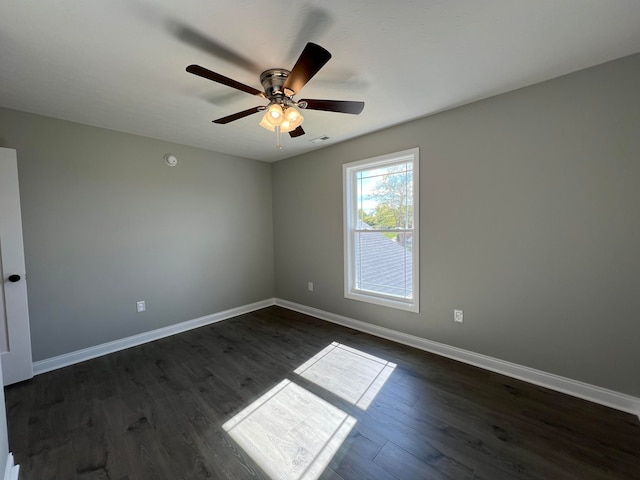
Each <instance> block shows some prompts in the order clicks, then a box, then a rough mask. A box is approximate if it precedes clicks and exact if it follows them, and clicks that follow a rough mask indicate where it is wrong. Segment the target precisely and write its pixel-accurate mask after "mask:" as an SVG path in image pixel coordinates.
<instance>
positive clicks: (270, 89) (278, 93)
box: [260, 68, 291, 103]
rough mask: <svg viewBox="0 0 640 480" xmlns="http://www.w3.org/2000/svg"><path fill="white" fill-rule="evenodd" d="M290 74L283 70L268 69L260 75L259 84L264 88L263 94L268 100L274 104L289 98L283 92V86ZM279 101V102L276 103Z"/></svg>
mask: <svg viewBox="0 0 640 480" xmlns="http://www.w3.org/2000/svg"><path fill="white" fill-rule="evenodd" d="M290 73H291V72H290V71H289V70H286V69H284V68H270V69H269V70H265V71H264V72H262V74H261V75H260V83H261V84H262V88H264V93H265V95H266V96H267V98H268V99H269V100H271V101H272V102H275V103H282V100H283V99H284V98H285V97H290V96H291V95H287V94H286V93H285V91H284V88H283V85H284V83H285V82H286V81H287V78H289V74H290ZM278 99H280V100H281V101H278Z"/></svg>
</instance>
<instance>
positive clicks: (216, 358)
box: [6, 307, 640, 480]
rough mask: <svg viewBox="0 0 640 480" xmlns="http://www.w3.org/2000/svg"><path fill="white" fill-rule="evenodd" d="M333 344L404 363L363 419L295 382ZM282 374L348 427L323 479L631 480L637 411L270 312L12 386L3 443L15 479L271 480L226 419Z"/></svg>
mask: <svg viewBox="0 0 640 480" xmlns="http://www.w3.org/2000/svg"><path fill="white" fill-rule="evenodd" d="M331 342H339V343H340V344H343V345H347V346H349V347H352V348H355V349H358V350H360V351H362V352H366V353H368V354H371V355H374V356H376V357H379V358H382V359H385V360H387V361H390V362H394V363H396V364H397V366H396V368H395V370H394V371H393V373H392V374H391V376H390V377H389V379H388V381H387V382H386V383H385V384H384V386H383V388H382V389H381V390H380V392H379V393H378V394H377V396H376V397H375V399H374V400H373V402H372V403H371V404H370V405H369V407H368V408H367V409H366V410H364V409H362V408H358V407H356V406H355V405H354V404H352V403H350V402H348V401H346V400H342V399H341V398H340V397H338V396H336V395H335V394H333V393H331V392H330V391H327V390H325V389H324V388H322V387H320V386H319V385H317V384H316V383H314V382H312V381H309V380H306V379H305V378H302V377H301V376H299V375H296V374H295V373H294V370H295V369H296V368H298V367H299V366H300V365H302V364H303V363H304V362H306V361H307V360H308V359H310V358H311V357H313V356H314V355H316V354H317V353H318V352H320V351H321V350H322V349H324V348H325V347H327V346H328V345H329V344H331ZM287 379H288V380H291V381H292V382H295V383H296V384H297V385H299V386H301V387H304V388H305V389H307V390H308V391H309V392H311V393H313V394H315V395H317V396H318V397H321V398H322V399H324V400H326V401H328V402H329V403H331V404H332V405H334V406H335V407H337V408H339V409H340V410H342V411H343V412H346V413H347V414H349V415H351V416H352V417H354V418H355V419H356V420H357V423H356V424H355V426H354V427H353V429H352V430H351V431H350V433H349V435H348V436H347V438H346V439H345V440H344V442H343V443H342V445H341V446H340V448H339V450H338V451H337V453H336V454H335V455H334V456H333V458H332V459H331V461H330V462H329V464H328V467H327V468H325V469H324V472H323V473H322V475H321V477H320V478H321V479H323V480H328V479H334V480H340V479H344V480H349V479H363V478H370V479H375V480H385V479H389V480H392V479H393V480H398V479H400V480H408V479H462V480H464V479H474V480H475V479H477V480H479V479H485V480H500V479H509V480H511V479H580V480H585V479H640V421H639V420H638V418H637V417H635V416H633V415H630V414H625V413H621V412H618V411H616V410H612V409H608V408H605V407H602V406H599V405H595V404H592V403H589V402H586V401H582V400H579V399H576V398H573V397H569V396H566V395H563V394H560V393H556V392H553V391H550V390H547V389H544V388H540V387H536V386H533V385H530V384H527V383H524V382H520V381H518V380H514V379H511V378H508V377H504V376H501V375H498V374H494V373H491V372H487V371H485V370H481V369H479V368H475V367H471V366H468V365H464V364H462V363H458V362H455V361H452V360H448V359H446V358H442V357H438V356H436V355H432V354H429V353H425V352H422V351H419V350H415V349H412V348H409V347H405V346H402V345H398V344H395V343H393V342H390V341H386V340H382V339H379V338H376V337H373V336H370V335H367V334H364V333H360V332H357V331H354V330H350V329H347V328H343V327H340V326H337V325H333V324H331V323H327V322H324V321H321V320H318V319H315V318H312V317H308V316H305V315H301V314H298V313H295V312H292V311H289V310H286V309H282V308H278V307H270V308H267V309H264V310H260V311H257V312H254V313H251V314H247V315H243V316H240V317H237V318H234V319H231V320H226V321H223V322H220V323H217V324H213V325H210V326H207V327H203V328H200V329H197V330H192V331H190V332H186V333H183V334H180V335H176V336H174V337H170V338H166V339H162V340H158V341H156V342H153V343H148V344H145V345H142V346H139V347H135V348H131V349H128V350H125V351H122V352H118V353H114V354H111V355H108V356H105V357H101V358H98V359H95V360H90V361H87V362H84V363H81V364H78V365H74V366H71V367H67V368H64V369H60V370H57V371H53V372H50V373H47V374H44V375H40V376H38V377H35V378H34V379H32V380H29V381H26V382H23V383H21V384H17V385H13V386H11V387H8V388H7V389H6V401H7V411H8V422H9V443H10V448H11V450H12V451H13V453H14V456H15V459H16V462H17V463H19V464H20V465H21V477H20V478H21V479H22V480H36V479H58V480H97V479H110V480H125V479H127V480H147V479H149V480H151V479H163V480H164V479H166V480H178V479H185V480H193V479H265V478H268V477H267V475H266V474H265V472H264V471H263V470H262V468H261V467H260V466H259V465H258V464H257V463H256V462H255V461H254V460H253V459H252V458H251V457H250V455H249V453H247V452H246V451H245V450H244V449H242V448H240V446H239V445H238V444H237V443H236V442H235V441H234V440H233V439H232V438H231V436H230V435H229V434H228V433H227V432H226V431H225V430H224V429H223V428H222V425H223V424H224V423H225V422H227V421H228V420H229V419H230V418H232V417H233V416H234V415H235V414H237V413H238V412H240V411H241V410H243V409H244V408H245V407H247V406H248V405H250V404H251V403H252V402H254V400H256V399H257V398H258V397H260V396H261V395H263V394H264V393H265V392H267V391H269V390H270V389H272V388H273V387H274V386H275V385H277V384H278V383H280V382H281V381H282V380H287ZM285 413H286V412H285ZM273 480H275V479H273ZM296 480H297V479H296Z"/></svg>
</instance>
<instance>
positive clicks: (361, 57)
mask: <svg viewBox="0 0 640 480" xmlns="http://www.w3.org/2000/svg"><path fill="white" fill-rule="evenodd" d="M639 26H640V1H638V0H610V1H603V0H396V1H393V2H392V1H389V0H368V1H367V0H324V1H302V2H292V1H290V0H289V1H283V0H271V1H269V2H266V1H259V0H181V1H176V0H153V1H151V0H91V1H87V0H55V1H43V0H2V4H1V6H0V106H4V107H8V108H13V109H17V110H23V111H27V112H33V113H38V114H42V115H48V116H52V117H58V118H62V119H67V120H73V121H76V122H81V123H85V124H89V125H95V126H99V127H104V128H109V129H113V130H119V131H123V132H130V133H135V134H139V135H144V136H148V137H153V138H159V139H163V140H168V141H172V142H176V143H181V144H187V145H192V146H196V147H201V148H205V149H209V150H214V151H219V152H225V153H230V154H234V155H240V156H243V157H248V158H254V159H259V160H264V161H274V160H279V159H282V158H286V157H290V156H293V155H297V154H300V153H303V152H306V151H309V150H312V149H316V148H321V147H322V146H325V145H328V144H332V143H336V142H340V141H344V140H346V139H349V138H353V137H356V136H359V135H362V134H365V133H368V132H371V131H375V130H380V129H383V128H385V127H388V126H391V125H396V124H399V123H402V122H405V121H407V120H410V119H413V118H417V117H421V116H424V115H428V114H431V113H434V112H438V111H442V110H446V109H449V108H452V107H455V106H459V105H462V104H465V103H468V102H472V101H474V100H478V99H481V98H485V97H488V96H491V95H495V94H498V93H502V92H506V91H509V90H513V89H516V88H519V87H522V86H525V85H530V84H532V83H536V82H539V81H542V80H547V79H549V78H553V77H556V76H559V75H563V74H565V73H569V72H572V71H575V70H579V69H582V68H586V67H590V66H593V65H597V64H599V63H602V62H605V61H608V60H612V59H614V58H618V57H622V56H625V55H629V54H632V53H636V52H638V51H640V28H639ZM309 41H312V42H315V43H318V44H319V45H322V46H323V47H325V48H326V49H327V50H329V51H330V52H331V53H332V55H333V58H332V59H331V60H330V61H329V63H328V64H327V65H326V66H325V67H324V68H323V69H322V70H321V71H320V72H319V73H318V74H317V75H316V76H315V77H314V78H313V79H312V80H311V81H310V82H309V83H308V84H307V86H306V87H305V88H304V89H303V91H302V93H301V94H299V95H298V96H297V97H296V98H319V99H336V100H363V101H364V102H365V103H366V106H365V109H364V112H363V113H362V114H361V115H359V116H353V115H345V114H339V113H329V112H320V111H309V110H307V111H306V112H304V115H305V122H304V125H303V126H304V129H305V130H306V132H307V134H306V135H304V136H302V137H299V138H296V139H290V138H289V137H288V135H287V136H285V138H284V142H283V143H284V147H285V149H284V151H282V152H280V151H278V150H277V149H276V148H275V134H273V133H271V132H268V131H267V130H264V129H263V128H261V127H259V126H258V122H259V121H260V114H256V115H252V116H249V117H246V118H244V119H242V120H238V121H236V122H233V123H230V124H228V125H217V124H213V123H212V122H211V120H213V119H215V118H219V117H222V116H226V115H229V114H232V113H235V112H238V111H240V110H245V109H248V108H251V107H254V106H257V105H261V104H265V103H266V102H265V101H263V100H261V99H260V98H258V97H255V96H252V95H248V94H246V93H243V92H240V91H237V90H234V89H231V88H229V87H226V86H224V85H220V84H217V83H214V82H211V81H208V80H205V79H203V78H200V77H197V76H195V75H191V74H189V73H186V72H185V67H186V66H187V65H189V64H192V63H195V64H199V65H202V66H204V67H206V68H208V69H210V70H213V71H215V72H217V73H220V74H222V75H225V76H227V77H231V78H234V79H235V80H238V81H239V82H242V83H245V84H247V85H251V86H253V87H256V88H260V82H259V74H260V72H261V71H262V70H265V69H267V68H272V67H285V68H289V69H290V68H291V67H292V66H293V64H294V63H295V61H296V59H297V58H298V55H299V54H300V52H301V51H302V49H303V47H304V45H305V44H306V43H307V42H309ZM0 133H1V132H0ZM321 135H327V136H329V137H330V140H329V141H327V142H325V143H323V144H320V145H314V144H312V143H310V142H309V140H311V139H313V138H316V137H319V136H321Z"/></svg>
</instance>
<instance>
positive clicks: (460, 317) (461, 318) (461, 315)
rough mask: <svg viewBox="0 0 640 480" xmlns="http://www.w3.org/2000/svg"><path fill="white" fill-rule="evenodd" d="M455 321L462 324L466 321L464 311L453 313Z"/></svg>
mask: <svg viewBox="0 0 640 480" xmlns="http://www.w3.org/2000/svg"><path fill="white" fill-rule="evenodd" d="M453 321H454V322H456V323H462V322H463V321H464V313H463V311H462V310H454V311H453Z"/></svg>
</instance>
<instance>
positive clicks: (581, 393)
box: [275, 298, 640, 418]
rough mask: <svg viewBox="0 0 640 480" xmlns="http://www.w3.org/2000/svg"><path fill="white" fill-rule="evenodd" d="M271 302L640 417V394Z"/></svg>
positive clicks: (310, 309)
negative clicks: (628, 393)
mask: <svg viewBox="0 0 640 480" xmlns="http://www.w3.org/2000/svg"><path fill="white" fill-rule="evenodd" d="M275 304H276V305H278V306H280V307H284V308H287V309H289V310H294V311H296V312H300V313H304V314H307V315H311V316H313V317H316V318H319V319H321V320H326V321H329V322H332V323H337V324H339V325H343V326H345V327H349V328H353V329H355V330H359V331H361V332H365V333H369V334H371V335H375V336H377V337H382V338H386V339H388V340H393V341H394V342H398V343H402V344H404V345H409V346H411V347H415V348H418V349H420V350H425V351H427V352H431V353H435V354H437V355H441V356H443V357H447V358H451V359H453V360H458V361H460V362H463V363H467V364H469V365H474V366H476V367H480V368H483V369H485V370H490V371H492V372H496V373H500V374H502V375H506V376H508V377H512V378H517V379H518V380H523V381H525V382H529V383H533V384H534V385H540V386H542V387H546V388H549V389H551V390H555V391H558V392H562V393H566V394H568V395H572V396H574V397H578V398H582V399H584V400H589V401H591V402H594V403H598V404H600V405H605V406H607V407H611V408H615V409H616V410H621V411H623V412H628V413H632V414H634V415H637V416H638V418H640V398H638V397H633V396H631V395H627V394H624V393H619V392H616V391H613V390H608V389H606V388H602V387H598V386H595V385H590V384H588V383H584V382H580V381H578V380H572V379H570V378H566V377H561V376H559V375H554V374H552V373H547V372H543V371H541V370H536V369H534V368H529V367H525V366H522V365H518V364H515V363H511V362H506V361H504V360H500V359H497V358H493V357H489V356H487V355H481V354H479V353H474V352H471V351H469V350H463V349H461V348H457V347H452V346H449V345H445V344H444V343H438V342H434V341H431V340H427V339H425V338H422V337H417V336H414V335H409V334H406V333H402V332H398V331H396V330H391V329H389V328H385V327H380V326H378V325H372V324H370V323H366V322H362V321H360V320H355V319H353V318H349V317H343V316H342V315H336V314H334V313H329V312H325V311H323V310H319V309H317V308H313V307H307V306H305V305H300V304H298V303H294V302H290V301H288V300H281V299H279V298H276V300H275Z"/></svg>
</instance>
